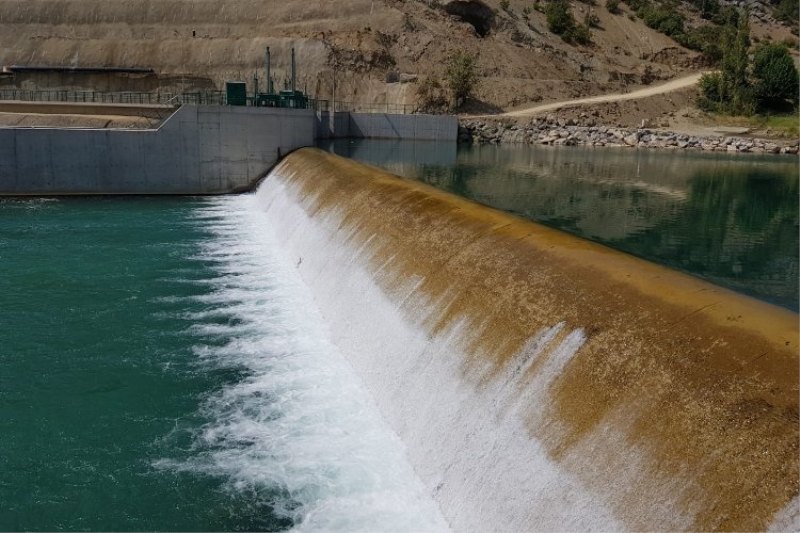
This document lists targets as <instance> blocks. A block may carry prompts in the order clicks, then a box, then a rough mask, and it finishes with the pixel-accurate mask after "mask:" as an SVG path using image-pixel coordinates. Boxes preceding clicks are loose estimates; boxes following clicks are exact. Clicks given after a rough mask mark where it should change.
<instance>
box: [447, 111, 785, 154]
mask: <svg viewBox="0 0 800 533" xmlns="http://www.w3.org/2000/svg"><path fill="white" fill-rule="evenodd" d="M458 142H463V143H471V144H531V145H544V146H595V147H616V148H655V149H662V150H696V151H704V152H726V153H750V154H789V155H796V154H797V153H798V150H799V149H800V140H797V139H794V140H783V139H781V140H778V139H762V138H755V137H743V136H727V135H688V134H681V133H676V132H672V131H668V130H662V129H654V128H629V127H614V126H580V125H578V124H576V123H575V121H574V120H571V119H558V120H556V119H554V118H553V117H547V118H543V117H540V118H536V119H534V120H532V121H531V122H530V123H529V124H527V125H520V124H515V123H508V122H507V121H503V120H486V119H483V120H480V119H460V120H459V124H458Z"/></svg>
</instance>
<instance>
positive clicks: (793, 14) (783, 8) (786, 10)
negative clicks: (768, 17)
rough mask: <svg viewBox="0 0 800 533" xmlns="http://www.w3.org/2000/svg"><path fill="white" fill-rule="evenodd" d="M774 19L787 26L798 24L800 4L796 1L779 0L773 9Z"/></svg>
mask: <svg viewBox="0 0 800 533" xmlns="http://www.w3.org/2000/svg"><path fill="white" fill-rule="evenodd" d="M775 18H777V19H778V20H782V21H784V22H786V23H788V24H793V25H795V26H796V25H797V24H798V23H800V20H798V18H800V3H798V0H780V2H779V3H778V5H777V6H776V7H775Z"/></svg>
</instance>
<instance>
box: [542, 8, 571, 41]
mask: <svg viewBox="0 0 800 533" xmlns="http://www.w3.org/2000/svg"><path fill="white" fill-rule="evenodd" d="M544 14H545V16H546V17H547V29H549V30H550V31H551V32H553V33H555V34H556V35H560V36H562V37H563V36H564V35H566V34H567V33H568V32H570V31H571V30H572V29H573V28H574V27H575V18H574V17H573V16H572V12H570V10H569V4H568V3H567V2H566V0H553V1H552V2H549V3H548V4H547V7H545V8H544Z"/></svg>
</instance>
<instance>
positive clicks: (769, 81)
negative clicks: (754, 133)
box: [752, 43, 800, 108]
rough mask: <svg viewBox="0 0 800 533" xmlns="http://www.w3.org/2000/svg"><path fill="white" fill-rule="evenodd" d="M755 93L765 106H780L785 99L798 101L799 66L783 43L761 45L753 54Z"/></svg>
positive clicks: (760, 103) (761, 104) (793, 101)
mask: <svg viewBox="0 0 800 533" xmlns="http://www.w3.org/2000/svg"><path fill="white" fill-rule="evenodd" d="M752 75H753V82H754V88H755V95H756V98H758V102H759V105H760V106H761V107H763V108H773V107H780V106H781V104H782V103H783V102H785V101H789V102H792V103H796V102H797V97H798V96H797V91H798V85H800V80H799V79H798V74H797V67H796V66H795V64H794V61H793V60H792V56H791V55H790V54H789V49H788V48H787V47H786V46H785V45H783V44H777V43H771V44H765V45H762V46H759V47H758V49H757V50H756V52H755V54H754V55H753V69H752Z"/></svg>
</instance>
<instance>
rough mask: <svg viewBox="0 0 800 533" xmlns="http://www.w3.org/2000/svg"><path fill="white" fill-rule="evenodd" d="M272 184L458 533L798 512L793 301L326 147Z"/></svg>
mask: <svg viewBox="0 0 800 533" xmlns="http://www.w3.org/2000/svg"><path fill="white" fill-rule="evenodd" d="M257 196H258V200H259V202H260V204H261V205H262V206H263V208H264V209H265V210H266V212H267V214H268V219H269V220H270V222H271V223H272V224H274V227H275V231H276V233H277V234H278V235H279V236H280V238H281V239H282V241H283V243H284V244H285V246H286V247H287V249H288V250H289V251H290V252H291V253H292V254H294V255H295V256H296V258H297V265H298V268H299V269H300V272H301V274H302V276H303V278H304V279H305V281H306V282H307V284H308V285H309V286H310V288H311V290H312V292H313V294H314V297H315V299H316V302H317V304H318V305H319V306H320V309H321V311H322V313H323V315H324V316H325V318H326V321H327V323H328V325H329V327H330V331H331V335H332V337H333V340H334V342H335V343H336V344H337V345H338V347H339V348H340V350H341V351H342V353H344V354H345V356H346V357H347V358H348V360H349V362H350V364H351V365H352V366H353V368H354V369H355V370H356V372H357V373H358V374H360V376H361V377H362V379H363V380H364V382H365V384H366V386H367V387H368V389H369V390H370V392H371V394H372V395H373V397H374V398H375V401H376V403H377V405H378V406H379V408H380V410H381V411H382V413H383V416H384V417H385V418H386V420H387V421H388V422H389V423H390V425H391V426H392V428H393V429H394V431H396V432H397V433H398V435H399V436H400V437H401V439H402V440H403V442H404V443H405V445H406V447H407V453H408V456H409V459H410V460H411V463H412V464H413V465H414V468H415V469H416V471H417V473H418V474H419V476H420V478H421V479H422V480H423V482H424V483H425V484H426V485H427V487H428V489H429V490H430V491H431V493H432V494H433V495H434V497H435V498H436V500H437V502H438V504H439V506H440V508H441V510H442V512H443V513H444V515H445V516H446V517H447V519H448V520H449V522H450V525H451V526H452V527H453V529H454V530H458V531H489V530H496V531H523V530H526V531H527V530H562V531H563V530H618V529H633V530H654V529H658V530H760V529H765V528H767V527H769V526H770V525H771V524H772V526H773V527H777V528H781V527H786V528H792V527H794V526H793V525H792V523H793V522H794V521H795V520H796V518H797V512H796V507H797V494H798V355H797V351H798V328H797V315H796V314H794V313H791V312H789V311H786V310H783V309H780V308H777V307H773V306H771V305H768V304H764V303H761V302H758V301H755V300H752V299H749V298H747V297H743V296H740V295H737V294H734V293H732V292H729V291H726V290H724V289H720V288H718V287H715V286H713V285H710V284H708V283H705V282H702V281H700V280H697V279H695V278H691V277H689V276H685V275H682V274H679V273H676V272H673V271H670V270H667V269H665V268H662V267H658V266H656V265H653V264H651V263H647V262H645V261H641V260H638V259H635V258H632V257H629V256H626V255H624V254H620V253H617V252H614V251H612V250H609V249H607V248H605V247H602V246H599V245H596V244H592V243H590V242H588V241H584V240H581V239H578V238H575V237H572V236H568V235H566V234H563V233H560V232H557V231H554V230H551V229H548V228H545V227H543V226H539V225H537V224H534V223H531V222H528V221H524V220H521V219H518V218H516V217H513V216H510V215H507V214H503V213H499V212H496V211H493V210H491V209H488V208H485V207H481V206H479V205H476V204H473V203H471V202H468V201H466V200H463V199H460V198H458V197H455V196H452V195H450V194H447V193H444V192H441V191H438V190H436V189H433V188H430V187H428V186H425V185H422V184H419V183H416V182H410V181H405V180H403V179H400V178H397V177H395V176H392V175H389V174H386V173H384V172H382V171H379V170H376V169H374V168H371V167H367V166H364V165H361V164H358V163H355V162H352V161H349V160H345V159H341V158H338V157H336V156H333V155H330V154H326V153H325V152H321V151H319V150H315V149H303V150H299V151H297V152H295V153H293V154H291V155H290V156H288V157H287V158H285V159H284V160H283V161H282V162H281V164H280V165H278V166H277V167H276V168H275V169H274V170H273V171H272V172H271V173H270V175H269V176H268V177H267V178H266V179H265V180H264V182H263V183H262V184H261V186H260V188H259V190H258V192H257Z"/></svg>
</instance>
